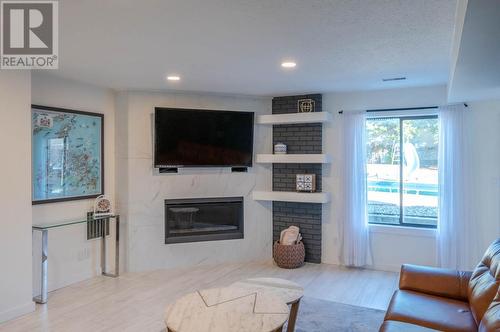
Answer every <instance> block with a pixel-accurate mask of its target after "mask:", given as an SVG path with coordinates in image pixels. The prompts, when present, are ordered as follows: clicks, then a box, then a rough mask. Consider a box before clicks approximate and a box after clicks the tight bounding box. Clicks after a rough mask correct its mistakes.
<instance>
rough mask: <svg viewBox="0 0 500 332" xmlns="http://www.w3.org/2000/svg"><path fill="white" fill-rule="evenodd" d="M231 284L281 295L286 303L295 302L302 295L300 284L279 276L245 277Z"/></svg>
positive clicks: (302, 290) (302, 289)
mask: <svg viewBox="0 0 500 332" xmlns="http://www.w3.org/2000/svg"><path fill="white" fill-rule="evenodd" d="M231 286H232V287H239V288H244V289H248V290H253V291H256V292H266V293H269V294H273V295H276V296H279V297H281V298H282V299H283V301H285V302H286V303H287V304H291V303H294V302H297V301H298V300H300V299H301V298H302V296H303V295H304V288H302V286H300V285H299V284H297V283H295V282H292V281H290V280H286V279H279V278H252V279H245V280H241V281H238V282H235V283H234V284H232V285H231Z"/></svg>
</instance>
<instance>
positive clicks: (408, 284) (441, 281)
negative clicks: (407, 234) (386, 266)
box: [399, 264, 472, 301]
mask: <svg viewBox="0 0 500 332" xmlns="http://www.w3.org/2000/svg"><path fill="white" fill-rule="evenodd" d="M471 274H472V273H471V272H463V271H455V270H449V269H441V268H435V267H427V266H418V265H410V264H404V265H403V266H401V275H400V277H399V289H404V290H411V291H415V292H420V293H426V294H429V295H436V296H442V297H448V298H452V299H457V300H461V301H468V299H467V288H468V285H469V279H470V277H471Z"/></svg>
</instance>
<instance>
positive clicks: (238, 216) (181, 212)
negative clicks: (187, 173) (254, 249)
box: [165, 197, 243, 243]
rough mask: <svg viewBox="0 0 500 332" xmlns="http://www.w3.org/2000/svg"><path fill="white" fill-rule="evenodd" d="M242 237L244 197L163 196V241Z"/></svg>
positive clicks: (194, 240) (177, 241)
mask: <svg viewBox="0 0 500 332" xmlns="http://www.w3.org/2000/svg"><path fill="white" fill-rule="evenodd" d="M241 238H243V197H223V198H186V199H168V200H165V243H181V242H197V241H214V240H230V239H241Z"/></svg>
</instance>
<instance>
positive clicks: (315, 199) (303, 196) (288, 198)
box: [252, 191, 330, 203]
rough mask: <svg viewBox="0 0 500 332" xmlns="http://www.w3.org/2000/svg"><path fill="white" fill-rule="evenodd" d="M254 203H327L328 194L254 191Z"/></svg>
mask: <svg viewBox="0 0 500 332" xmlns="http://www.w3.org/2000/svg"><path fill="white" fill-rule="evenodd" d="M252 196H253V199H254V200H256V201H281V202H298V203H328V202H330V193H298V192H289V191H254V192H253V193H252Z"/></svg>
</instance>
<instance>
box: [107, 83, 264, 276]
mask: <svg viewBox="0 0 500 332" xmlns="http://www.w3.org/2000/svg"><path fill="white" fill-rule="evenodd" d="M116 105H117V113H116V117H117V122H116V123H117V136H116V142H117V148H116V151H117V161H116V165H117V173H116V176H117V179H120V180H119V181H117V184H118V186H117V196H118V207H119V210H120V212H121V214H122V216H123V217H124V218H123V220H124V221H125V222H126V224H127V227H128V236H127V238H126V241H127V242H128V243H127V245H126V247H127V257H128V263H127V264H128V269H129V270H131V271H143V270H149V269H157V268H167V267H173V266H182V265H196V264H211V263H218V262H230V261H240V262H241V261H249V260H262V259H266V260H268V259H270V258H271V248H272V223H271V205H270V203H260V202H256V201H253V200H252V198H251V192H252V190H253V188H254V187H257V188H264V189H266V188H267V189H269V188H270V187H271V168H270V166H262V165H258V164H254V167H252V168H250V169H249V172H248V173H231V172H230V170H229V169H227V168H225V169H222V168H221V169H181V170H180V173H179V174H158V171H157V170H155V169H153V161H152V149H153V143H152V124H153V122H152V114H153V112H154V107H155V106H163V107H183V108H206V109H225V110H246V111H255V112H256V114H259V113H260V114H266V113H267V114H270V113H271V100H270V98H251V97H243V96H222V95H200V94H182V93H177V94H174V93H160V92H158V93H154V92H153V93H146V92H129V93H126V92H124V93H120V94H119V95H118V98H117V102H116ZM254 136H255V145H254V149H255V152H256V153H257V152H259V151H267V152H270V151H271V144H272V139H271V128H270V127H264V126H256V127H255V135H254ZM224 196H244V198H245V204H244V208H245V226H244V228H245V230H244V231H245V238H244V239H241V240H239V239H238V240H228V241H209V242H196V243H183V244H168V245H166V244H165V243H164V200H165V199H172V198H192V197H224Z"/></svg>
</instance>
